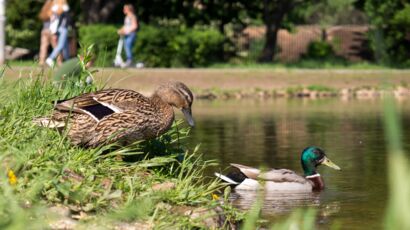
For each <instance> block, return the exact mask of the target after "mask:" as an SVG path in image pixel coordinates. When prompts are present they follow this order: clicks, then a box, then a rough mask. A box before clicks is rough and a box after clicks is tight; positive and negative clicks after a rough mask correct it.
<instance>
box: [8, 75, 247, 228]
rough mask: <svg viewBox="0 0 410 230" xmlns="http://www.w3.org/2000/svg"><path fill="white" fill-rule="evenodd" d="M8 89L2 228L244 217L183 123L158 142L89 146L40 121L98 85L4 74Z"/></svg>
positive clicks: (183, 224) (179, 224)
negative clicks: (222, 192) (66, 85)
mask: <svg viewBox="0 0 410 230" xmlns="http://www.w3.org/2000/svg"><path fill="white" fill-rule="evenodd" d="M0 89H1V90H0V92H1V93H0V94H1V95H0V158H1V162H2V163H1V164H0V172H1V173H0V175H1V176H0V183H1V186H0V216H1V218H0V228H2V229H4V228H6V227H7V228H12V229H21V228H24V226H37V227H34V228H44V226H52V227H56V228H58V227H64V226H66V227H68V228H78V227H81V226H83V227H87V226H97V225H98V226H106V227H109V228H111V227H112V228H114V227H118V226H122V225H131V226H141V228H151V227H153V226H155V227H158V228H160V227H164V228H165V227H166V226H175V227H176V228H193V227H210V226H214V227H222V226H226V225H229V224H230V223H231V222H235V221H236V220H237V219H238V218H239V216H240V215H237V213H236V211H235V210H234V209H232V208H231V207H230V206H229V205H228V206H227V205H221V204H220V202H218V201H216V200H214V199H213V197H212V194H213V193H214V192H215V191H217V190H218V189H220V188H221V184H220V183H219V182H217V181H216V180H215V179H210V178H206V177H205V176H204V175H203V170H204V169H205V168H206V167H208V166H209V165H212V164H213V162H207V161H203V160H201V157H200V154H199V153H198V150H197V149H194V150H190V149H187V148H186V147H185V145H184V143H185V142H186V141H187V138H188V133H189V130H187V129H186V128H184V127H183V125H182V124H181V122H175V124H174V126H173V127H172V129H171V130H170V131H169V132H167V133H166V134H164V135H163V136H161V137H160V138H158V139H156V140H152V141H145V142H140V143H135V144H133V145H132V146H127V147H118V146H114V145H111V146H105V147H101V148H96V149H83V148H80V147H75V146H72V145H71V144H70V143H69V141H68V140H67V138H66V135H65V134H64V133H58V132H56V131H55V130H51V129H46V128H42V127H37V126H36V125H34V124H33V123H32V119H33V118H35V117H39V116H44V115H49V114H50V113H51V111H52V108H53V104H52V103H51V101H55V100H60V99H64V98H68V97H71V96H74V95H77V94H79V93H83V92H88V91H91V90H95V88H93V87H82V86H80V85H73V86H71V87H70V89H69V90H67V89H66V90H62V89H56V88H55V87H54V86H53V85H52V84H51V83H49V82H48V81H47V79H43V78H41V77H40V78H37V77H30V78H24V79H20V80H18V81H14V82H6V81H4V79H2V80H0ZM56 210H57V211H56Z"/></svg>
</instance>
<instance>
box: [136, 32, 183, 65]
mask: <svg viewBox="0 0 410 230" xmlns="http://www.w3.org/2000/svg"><path fill="white" fill-rule="evenodd" d="M178 30H179V29H178V28H177V27H174V26H170V27H155V26H149V25H142V26H141V30H139V31H138V33H137V41H136V44H135V47H134V54H135V56H136V58H135V60H138V61H143V62H144V63H145V65H146V66H150V67H171V66H172V60H173V58H174V57H173V55H174V52H173V50H172V47H171V45H170V41H171V39H172V38H174V37H175V36H176V35H177V34H178Z"/></svg>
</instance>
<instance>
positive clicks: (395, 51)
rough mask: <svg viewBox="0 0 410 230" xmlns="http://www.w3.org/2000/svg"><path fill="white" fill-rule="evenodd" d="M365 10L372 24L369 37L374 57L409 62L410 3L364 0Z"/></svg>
mask: <svg viewBox="0 0 410 230" xmlns="http://www.w3.org/2000/svg"><path fill="white" fill-rule="evenodd" d="M365 11H366V13H367V15H368V16H369V18H370V23H371V24H372V26H373V28H372V31H371V34H370V39H371V45H372V49H373V50H374V52H375V55H376V59H377V60H378V61H379V62H381V63H387V64H392V63H407V64H410V3H406V1H401V0H366V3H365Z"/></svg>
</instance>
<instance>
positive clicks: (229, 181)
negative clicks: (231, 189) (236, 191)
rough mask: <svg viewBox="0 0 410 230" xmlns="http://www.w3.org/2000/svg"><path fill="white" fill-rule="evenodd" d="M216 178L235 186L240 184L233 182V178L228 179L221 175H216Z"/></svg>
mask: <svg viewBox="0 0 410 230" xmlns="http://www.w3.org/2000/svg"><path fill="white" fill-rule="evenodd" d="M215 176H216V177H218V178H219V179H221V180H223V181H225V182H227V183H229V184H233V185H237V184H239V183H238V182H236V181H234V180H232V179H231V178H229V177H227V176H224V175H222V174H220V173H215Z"/></svg>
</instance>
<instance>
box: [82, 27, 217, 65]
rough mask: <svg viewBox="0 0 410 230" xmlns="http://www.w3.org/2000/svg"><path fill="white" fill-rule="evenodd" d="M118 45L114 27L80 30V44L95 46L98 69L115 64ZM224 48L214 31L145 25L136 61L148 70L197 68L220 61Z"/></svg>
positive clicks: (136, 48) (135, 48) (139, 35)
mask: <svg viewBox="0 0 410 230" xmlns="http://www.w3.org/2000/svg"><path fill="white" fill-rule="evenodd" d="M117 42H118V35H117V27H115V26H113V25H89V26H83V27H81V28H80V44H82V45H83V46H89V45H90V44H92V43H94V44H95V46H94V48H95V53H96V55H97V61H96V64H97V65H99V66H101V65H110V64H111V63H112V60H113V59H114V57H115V52H116V48H117ZM223 44H224V36H223V35H222V34H221V33H220V32H218V31H217V30H215V29H212V28H193V29H188V28H181V27H178V26H150V25H142V26H141V30H140V31H138V33H137V40H136V44H135V46H134V49H133V51H134V54H135V60H136V61H142V62H144V63H145V65H146V66H149V67H180V66H187V67H196V66H206V65H209V64H211V63H213V62H217V61H219V60H221V59H222V57H223V55H222V54H223Z"/></svg>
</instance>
